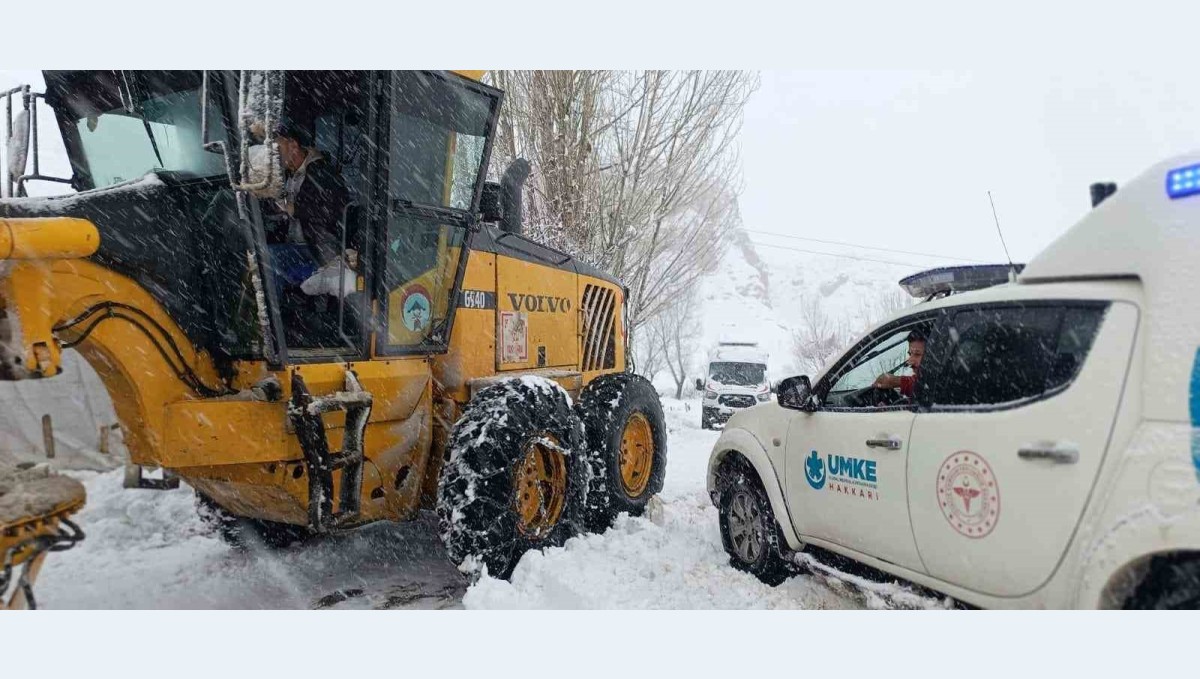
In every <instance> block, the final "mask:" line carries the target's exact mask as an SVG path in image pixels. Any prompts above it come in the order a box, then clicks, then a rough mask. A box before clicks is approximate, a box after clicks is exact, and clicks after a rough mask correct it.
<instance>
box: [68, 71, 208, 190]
mask: <svg viewBox="0 0 1200 679" xmlns="http://www.w3.org/2000/svg"><path fill="white" fill-rule="evenodd" d="M47 80H48V83H47V85H48V87H49V88H51V89H52V90H56V91H55V104H56V108H57V109H59V111H60V120H61V119H62V118H66V120H64V121H63V124H64V126H67V125H69V128H68V129H65V130H64V132H65V133H66V135H65V136H66V137H68V140H69V141H74V142H75V145H76V149H77V153H74V154H72V160H73V165H74V171H75V174H76V177H77V181H78V182H79V183H80V184H81V185H82V186H81V188H85V189H87V188H103V187H106V186H112V185H114V184H120V183H122V182H126V181H129V180H132V179H138V178H140V177H143V176H145V175H146V174H148V173H150V172H164V171H165V172H173V173H177V174H180V175H183V176H185V177H189V178H191V177H210V176H217V175H222V174H224V173H225V164H224V161H223V159H222V157H221V155H220V154H216V153H209V152H207V151H205V150H204V149H203V147H202V145H201V140H200V74H199V72H188V71H166V72H164V71H123V72H122V71H95V72H91V73H90V74H88V75H87V76H80V77H74V78H71V79H69V80H66V79H64V80H61V81H56V80H54V79H53V78H52V77H48V78H47ZM51 83H53V84H51ZM56 86H57V87H56ZM215 99H216V98H215V97H213V98H212V99H210V104H209V112H208V113H209V116H210V119H211V120H214V121H219V120H220V112H219V111H218V110H217V109H216V105H215V104H214V103H213V100H215ZM210 127H211V132H210V139H209V141H221V140H222V139H223V137H222V134H223V132H224V126H223V125H221V124H219V123H216V124H213V125H211V126H210Z"/></svg>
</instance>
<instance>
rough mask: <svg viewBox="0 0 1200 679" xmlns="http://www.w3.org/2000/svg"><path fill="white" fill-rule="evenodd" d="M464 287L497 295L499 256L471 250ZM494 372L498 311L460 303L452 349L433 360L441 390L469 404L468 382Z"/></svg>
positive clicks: (464, 277) (452, 335) (451, 340)
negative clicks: (497, 262)
mask: <svg viewBox="0 0 1200 679" xmlns="http://www.w3.org/2000/svg"><path fill="white" fill-rule="evenodd" d="M462 289H463V290H468V291H479V292H485V293H493V294H494V293H495V291H496V255H494V254H492V253H490V252H471V253H469V254H468V255H467V269H466V272H465V273H464V274H463V284H462ZM495 372H496V310H495V309H478V308H467V307H463V306H459V308H458V309H456V310H455V313H454V330H453V332H452V333H451V335H450V349H449V351H447V352H446V353H445V354H443V355H440V356H437V357H435V358H434V361H433V375H434V379H435V381H436V383H437V385H438V389H439V391H440V393H441V394H443V395H445V396H448V397H450V398H452V399H454V400H455V401H456V402H458V403H460V404H466V402H467V401H468V400H470V393H469V391H468V388H467V382H468V381H470V380H471V379H473V378H476V377H481V376H484V375H492V374H494V373H495Z"/></svg>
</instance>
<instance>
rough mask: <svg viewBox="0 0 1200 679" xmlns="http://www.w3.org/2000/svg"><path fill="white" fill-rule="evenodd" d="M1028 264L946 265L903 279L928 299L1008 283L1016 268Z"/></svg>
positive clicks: (911, 289)
mask: <svg viewBox="0 0 1200 679" xmlns="http://www.w3.org/2000/svg"><path fill="white" fill-rule="evenodd" d="M1024 268H1025V265H1024V264H1013V265H1012V266H1009V265H1008V264H979V265H974V266H943V267H939V268H937V269H930V270H928V271H922V272H921V273H915V274H913V275H911V276H909V277H907V278H903V279H901V280H900V287H902V288H904V291H905V292H907V293H908V294H910V295H912V296H913V297H917V298H920V299H928V298H931V297H933V296H935V295H949V294H953V293H956V292H967V291H968V290H982V289H983V288H990V287H992V286H993V285H1000V284H1002V283H1007V282H1009V276H1010V274H1011V272H1012V271H1013V270H1014V269H1015V270H1016V271H1017V273H1020V272H1021V270H1023V269H1024Z"/></svg>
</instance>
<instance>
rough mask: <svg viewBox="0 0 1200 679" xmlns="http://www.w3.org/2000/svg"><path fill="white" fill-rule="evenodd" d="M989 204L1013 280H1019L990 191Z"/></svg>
mask: <svg viewBox="0 0 1200 679" xmlns="http://www.w3.org/2000/svg"><path fill="white" fill-rule="evenodd" d="M987 194H988V203H990V204H991V206H992V219H994V220H996V233H998V234H1000V245H1002V246H1004V256H1005V257H1007V258H1008V268H1009V269H1011V270H1012V277H1013V280H1016V278H1017V267H1016V266H1015V265H1014V264H1013V261H1012V255H1010V254H1008V244H1007V243H1005V242H1004V232H1003V231H1001V230H1000V218H999V217H997V216H996V201H994V200H992V192H991V191H988V192H987Z"/></svg>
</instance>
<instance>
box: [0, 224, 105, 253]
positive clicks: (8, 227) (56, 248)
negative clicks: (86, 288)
mask: <svg viewBox="0 0 1200 679" xmlns="http://www.w3.org/2000/svg"><path fill="white" fill-rule="evenodd" d="M99 247H100V232H99V231H97V230H96V225H95V224H92V223H91V222H89V221H88V220H86V219H75V218H72V217H49V218H29V219H0V259H78V258H82V257H90V256H92V255H94V254H96V249H97V248H99Z"/></svg>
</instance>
